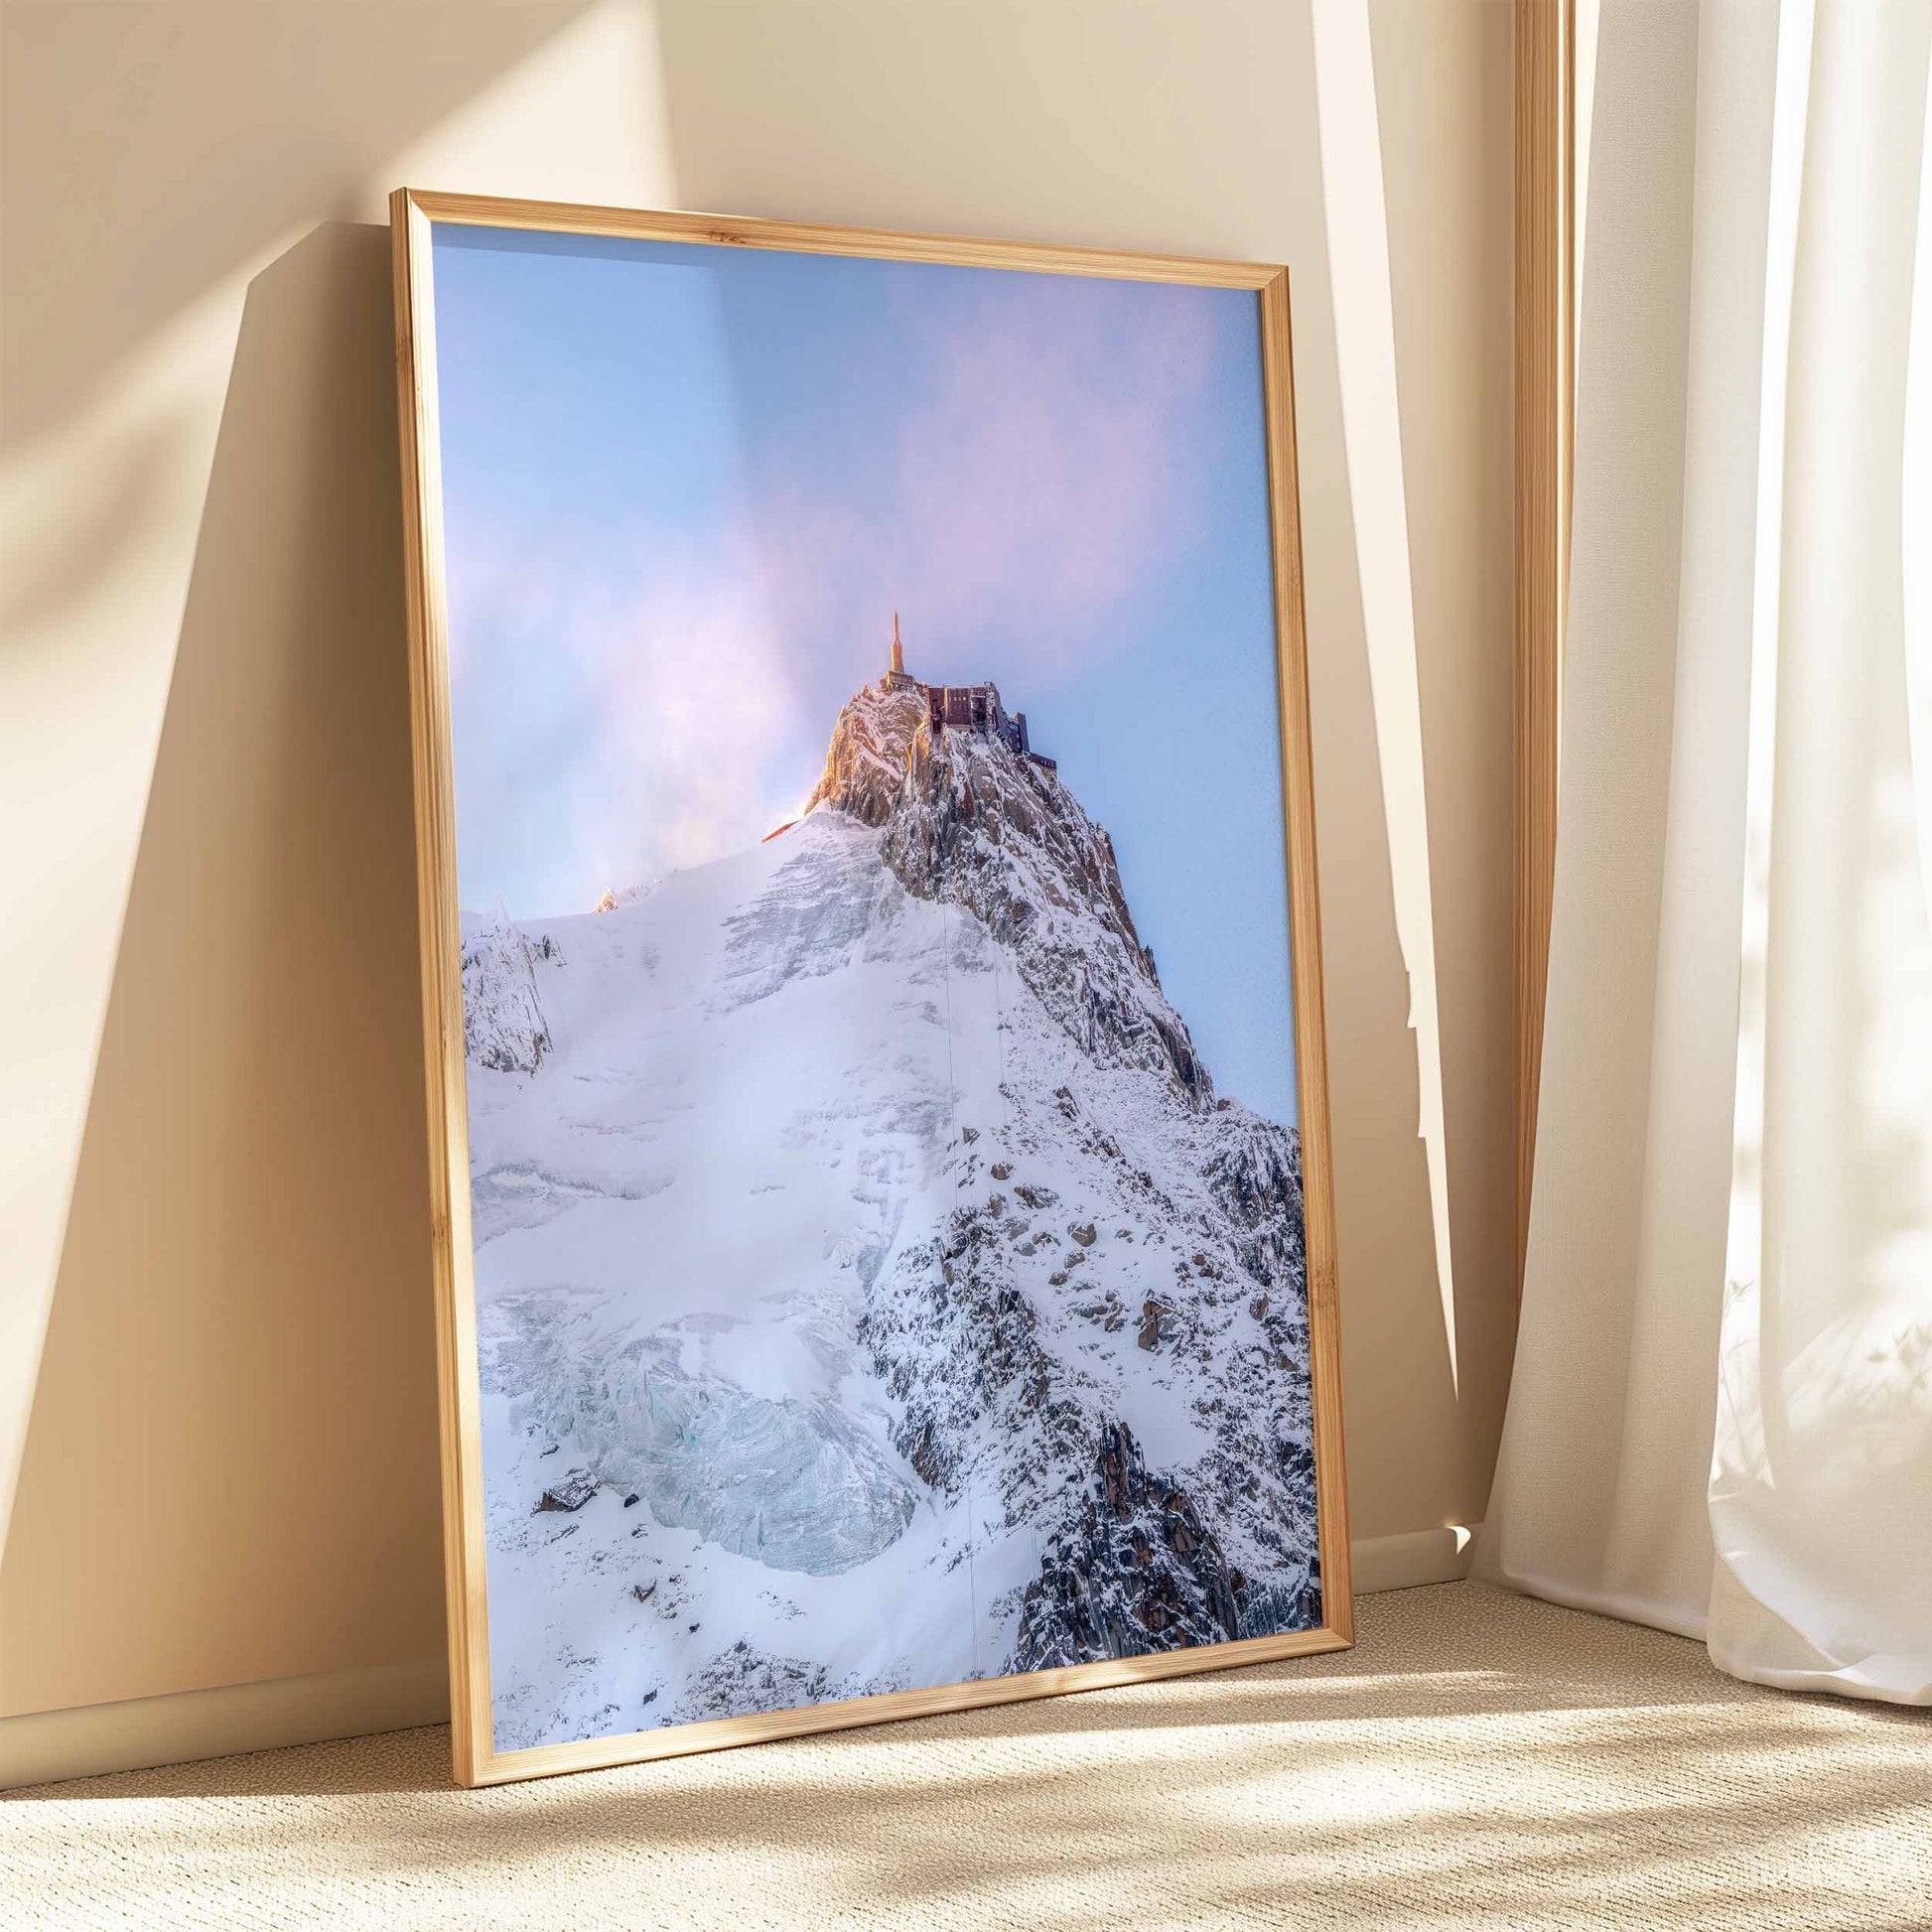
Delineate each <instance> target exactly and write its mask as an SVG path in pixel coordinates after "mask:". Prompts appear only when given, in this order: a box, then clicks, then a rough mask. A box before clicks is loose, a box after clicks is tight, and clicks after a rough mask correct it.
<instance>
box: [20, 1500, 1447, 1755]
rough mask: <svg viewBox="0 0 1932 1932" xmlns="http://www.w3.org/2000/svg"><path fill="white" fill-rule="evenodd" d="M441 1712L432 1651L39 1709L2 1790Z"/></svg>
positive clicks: (1415, 1559)
mask: <svg viewBox="0 0 1932 1932" xmlns="http://www.w3.org/2000/svg"><path fill="white" fill-rule="evenodd" d="M1469 1536H1470V1533H1469V1531H1467V1530H1465V1529H1462V1528H1459V1527H1452V1528H1449V1529H1441V1530H1416V1531H1414V1532H1412V1533H1410V1534H1409V1535H1406V1536H1371V1537H1365V1538H1364V1539H1363V1540H1362V1541H1361V1542H1359V1543H1356V1544H1354V1545H1353V1546H1352V1548H1351V1550H1350V1553H1349V1554H1350V1559H1351V1563H1352V1567H1353V1571H1354V1579H1353V1581H1354V1586H1355V1593H1356V1594H1357V1595H1358V1596H1366V1595H1369V1594H1371V1593H1372V1592H1374V1591H1376V1590H1384V1589H1414V1588H1416V1587H1418V1586H1420V1585H1423V1584H1447V1583H1453V1582H1456V1581H1457V1580H1459V1579H1460V1578H1463V1577H1466V1576H1467V1575H1468V1574H1469ZM449 1715H450V1683H449V1672H448V1670H447V1668H446V1667H445V1665H444V1661H443V1659H442V1658H441V1657H425V1658H422V1659H420V1660H418V1661H417V1662H415V1663H409V1664H376V1665H370V1666H367V1667H365V1668H363V1669H360V1670H337V1671H323V1672H321V1673H319V1674H317V1675H316V1676H313V1677H280V1678H275V1679H272V1680H270V1681H269V1682H268V1683H265V1684H228V1685H223V1686H221V1687H220V1688H218V1689H216V1690H211V1691H181V1692H177V1693H176V1694H175V1695H173V1696H171V1697H153V1698H128V1699H126V1700H125V1701H124V1702H121V1703H118V1704H88V1705H81V1706H79V1707H77V1708H76V1709H73V1710H69V1711H37V1712H34V1713H32V1714H31V1715H29V1716H27V1717H20V1718H0V1791H5V1790H11V1789H13V1788H14V1787H16V1786H18V1785H23V1784H52V1783H54V1782H55V1781H56V1780H57V1779H61V1778H86V1777H97V1776H99V1775H100V1774H101V1773H103V1772H106V1771H141V1770H146V1769H147V1768H149V1767H150V1766H151V1765H156V1764H181V1763H185V1762H187V1761H188V1760H190V1759H192V1758H198V1757H227V1756H230V1755H231V1754H233V1753H234V1752H236V1751H263V1750H274V1749H277V1748H278V1747H280V1746H282V1745H285V1744H314V1743H320V1742H321V1741H322V1740H323V1739H325V1738H330V1737H359V1736H362V1735H364V1734H365V1733H367V1732H370V1731H378V1730H404V1729H407V1728H408V1727H409V1726H410V1725H436V1724H441V1723H443V1722H444V1720H445V1719H446V1718H448V1716H449Z"/></svg>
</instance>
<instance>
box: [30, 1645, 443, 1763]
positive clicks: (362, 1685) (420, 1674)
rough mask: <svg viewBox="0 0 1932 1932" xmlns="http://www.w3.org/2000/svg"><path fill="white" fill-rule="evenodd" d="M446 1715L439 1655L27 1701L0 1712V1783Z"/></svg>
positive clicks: (223, 1753)
mask: <svg viewBox="0 0 1932 1932" xmlns="http://www.w3.org/2000/svg"><path fill="white" fill-rule="evenodd" d="M449 1715H450V1673H449V1668H448V1666H447V1665H446V1664H445V1662H444V1660H443V1659H442V1658H441V1657H424V1658H421V1659H419V1660H417V1661H416V1662H414V1663H408V1664H371V1665H366V1666H364V1667H363V1668H361V1669H358V1670H332V1671H320V1672H318V1673H317V1674H316V1675H314V1676H312V1677H278V1678H272V1679H270V1680H269V1682H267V1683H265V1684H224V1685H222V1686H220V1687H219V1688H217V1689H215V1690H211V1691H179V1692H177V1693H175V1694H174V1695H173V1696H170V1697H153V1698H128V1699H125V1700H124V1701H122V1702H120V1703H117V1704H86V1705H80V1706H78V1707H76V1708H75V1709H72V1710H69V1711H37V1712H34V1713H32V1714H31V1715H29V1716H26V1717H20V1718H0V1791H5V1790H11V1789H12V1788H13V1787H15V1786H16V1785H23V1784H51V1783H53V1782H54V1781H55V1780H56V1779H59V1778H86V1777H95V1776H98V1775H99V1774H100V1773H101V1772H103V1771H142V1770H146V1769H147V1768H148V1767H149V1766H151V1765H155V1764H181V1763H185V1762H187V1761H188V1760H189V1759H191V1758H197V1757H228V1756H231V1755H233V1753H235V1752H236V1751H263V1750H273V1749H276V1748H277V1747H278V1746H280V1745H283V1744H315V1743H320V1742H321V1741H322V1740H323V1739H324V1738H328V1737H359V1736H361V1735H363V1734H364V1733H365V1732H368V1731H376V1730H405V1729H407V1728H408V1727H409V1726H410V1725H438V1724H441V1723H443V1721H444V1720H445V1719H446V1718H448V1716H449Z"/></svg>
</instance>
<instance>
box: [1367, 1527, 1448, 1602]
mask: <svg viewBox="0 0 1932 1932" xmlns="http://www.w3.org/2000/svg"><path fill="white" fill-rule="evenodd" d="M1474 1538H1475V1531H1474V1530H1470V1529H1465V1528H1464V1527H1463V1526H1462V1525H1461V1524H1460V1523H1451V1524H1449V1526H1448V1527H1447V1528H1446V1529H1440V1530H1411V1531H1410V1532H1409V1533H1408V1534H1407V1535H1406V1536H1368V1537H1364V1538H1362V1540H1361V1541H1360V1542H1359V1543H1353V1544H1351V1545H1350V1546H1349V1550H1348V1560H1349V1568H1350V1570H1351V1571H1352V1573H1353V1574H1352V1576H1351V1578H1350V1581H1351V1582H1352V1583H1353V1585H1354V1587H1355V1594H1356V1595H1357V1596H1373V1595H1374V1594H1375V1593H1376V1592H1377V1591H1379V1590H1385V1589H1419V1588H1420V1587H1422V1586H1423V1585H1424V1584H1459V1583H1460V1582H1461V1581H1462V1579H1463V1578H1464V1577H1466V1576H1467V1575H1468V1574H1469V1547H1470V1544H1471V1543H1472V1542H1473V1541H1474Z"/></svg>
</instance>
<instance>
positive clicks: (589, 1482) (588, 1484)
mask: <svg viewBox="0 0 1932 1932" xmlns="http://www.w3.org/2000/svg"><path fill="white" fill-rule="evenodd" d="M598 1486H599V1485H598V1480H597V1477H596V1476H594V1475H592V1473H591V1472H590V1470H588V1469H572V1470H570V1471H569V1473H568V1474H566V1475H565V1476H564V1478H563V1479H562V1481H560V1482H553V1483H552V1484H551V1485H550V1487H549V1488H548V1489H546V1490H545V1491H544V1492H543V1494H542V1496H541V1497H539V1498H538V1501H537V1508H536V1511H532V1512H531V1513H532V1514H536V1513H537V1511H542V1510H546V1509H565V1510H569V1509H582V1508H583V1507H584V1505H585V1504H586V1503H587V1502H589V1501H590V1499H591V1498H592V1497H593V1496H595V1495H596V1494H597V1491H598Z"/></svg>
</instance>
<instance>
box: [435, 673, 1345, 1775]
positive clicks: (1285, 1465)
mask: <svg viewBox="0 0 1932 1932" xmlns="http://www.w3.org/2000/svg"><path fill="white" fill-rule="evenodd" d="M464 998H465V1017H466V1035H467V1041H468V1052H469V1062H470V1067H469V1075H470V1118H471V1155H472V1199H473V1206H474V1223H475V1231H476V1241H477V1285H478V1304H479V1308H478V1322H479V1330H480V1334H481V1338H482V1348H483V1385H484V1406H483V1459H484V1477H485V1494H486V1517H487V1542H488V1582H489V1620H490V1642H491V1673H492V1676H491V1681H492V1689H493V1701H494V1713H495V1743H496V1747H497V1748H498V1749H513V1748H516V1747H518V1746H522V1745H528V1744H537V1743H550V1742H559V1741H563V1740H565V1739H569V1738H581V1737H591V1736H600V1735H607V1734H610V1733H613V1732H619V1731H625V1730H633V1729H641V1728H646V1727H649V1726H651V1725H658V1724H672V1723H682V1722H689V1721H693V1720H698V1719H704V1718H713V1717H725V1716H731V1715H737V1714H740V1713H744V1712H748V1711H763V1710H777V1709H783V1708H787V1707H790V1706H793V1705H799V1704H809V1703H815V1702H821V1701H824V1700H826V1699H833V1698H844V1697H854V1696H860V1695H864V1694H866V1693H869V1692H874V1691H880V1690H889V1689H900V1688H909V1687H913V1686H929V1685H940V1684H947V1683H954V1682H958V1681H961V1680H963V1679H967V1678H971V1677H981V1676H997V1675H1002V1674H1005V1673H1008V1672H1012V1671H1025V1670H1032V1669H1035V1668H1040V1667H1044V1666H1048V1665H1056V1664H1065V1663H1073V1662H1082V1661H1087V1660H1091V1659H1094V1658H1100V1657H1114V1656H1122V1655H1130V1654H1137V1653H1142V1652H1146V1651H1150V1650H1160V1649H1170V1648H1173V1647H1176V1646H1181V1645H1189V1644H1201V1643H1214V1642H1220V1641H1223V1640H1226V1639H1229V1638H1234V1637H1240V1636H1252V1635H1262V1634H1271V1633H1274V1632H1276V1631H1280V1630H1285V1629H1293V1628H1298V1627H1303V1626H1306V1625H1310V1624H1313V1623H1318V1622H1319V1621H1320V1581H1319V1575H1318V1570H1317V1566H1316V1561H1315V1504H1314V1471H1313V1456H1312V1433H1311V1414H1310V1385H1309V1347H1308V1320H1307V1294H1306V1271H1305V1264H1304V1258H1303V1243H1302V1193H1301V1163H1300V1143H1299V1138H1298V1136H1297V1134H1296V1133H1295V1131H1294V1130H1293V1129H1291V1128H1286V1127H1282V1126H1280V1125H1277V1124H1275V1123H1273V1122H1270V1121H1267V1120H1264V1119H1262V1118H1260V1117H1259V1116H1258V1115H1256V1114H1254V1113H1252V1112H1250V1111H1249V1110H1248V1109H1246V1108H1244V1107H1242V1106H1240V1105H1239V1104H1238V1103H1235V1102H1231V1101H1228V1100H1219V1101H1217V1100H1216V1099H1215V1098H1214V1093H1213V1086H1212V1082H1211V1080H1210V1078H1209V1076H1208V1073H1207V1070H1206V1068H1205V1067H1204V1066H1202V1064H1201V1063H1200V1060H1199V1058H1198V1056H1197V1055H1196V1053H1195V1051H1194V1048H1193V1043H1192V1041H1191V1039H1190V1038H1189V1035H1188V1033H1187V1028H1186V1025H1185V1023H1184V1022H1183V1021H1182V1019H1181V1017H1180V1016H1179V1015H1178V1014H1177V1013H1176V1012H1175V1011H1174V1010H1173V1007H1172V1006H1171V1005H1170V1004H1169V1003H1168V1000H1167V998H1166V996H1165V995H1164V994H1163V992H1162V990H1161V985H1160V981H1159V978H1158V976H1157V974H1156V972H1155V967H1154V961H1153V958H1152V956H1151V955H1150V954H1149V953H1148V951H1147V950H1146V948H1145V947H1144V946H1143V945H1142V944H1141V941H1140V938H1139V936H1138V934H1137V933H1136V930H1135V927H1134V921H1133V917H1132V914H1131V912H1130V910H1129V908H1128V905H1127V901H1126V898H1125V897H1124V895H1123V894H1122V891H1121V886H1120V878H1119V873H1118V869H1117V867H1116V865H1115V860H1114V853H1113V848H1112V845H1111V843H1110V841H1109V840H1108V837H1107V835H1106V833H1105V832H1104V831H1102V830H1101V829H1100V828H1099V827H1098V826H1096V825H1094V824H1093V823H1092V822H1091V821H1090V820H1089V819H1088V818H1087V816H1086V814H1085V813H1084V812H1083V811H1082V810H1081V808H1080V806H1079V804H1078V802H1077V801H1076V800H1075V799H1074V798H1073V796H1072V794H1071V793H1070V792H1069V791H1068V789H1067V788H1066V786H1065V785H1064V784H1063V783H1062V782H1061V781H1060V779H1059V778H1058V776H1057V774H1056V773H1055V772H1054V771H1053V770H1052V769H1051V768H1050V767H1049V766H1047V765H1046V764H1044V763H1043V762H1042V761H1040V760H1037V759H1033V758H1031V757H1029V756H1027V755H1026V754H1025V753H1023V752H1021V751H1020V750H1018V749H1016V746H1015V745H1014V743H1013V742H1011V739H1010V737H1009V736H1008V735H1005V734H1002V733H1000V732H990V733H988V732H981V731H974V730H970V729H967V730H962V729H956V728H940V727H938V726H935V725H934V724H933V723H932V722H931V717H930V713H929V708H928V702H927V697H926V693H925V689H924V687H922V686H919V685H917V684H915V683H913V682H912V681H911V680H909V679H905V678H902V677H901V678H896V679H892V680H888V681H886V682H884V683H882V684H881V685H879V686H875V687H868V688H867V689H866V690H864V691H862V692H860V693H859V694H858V695H857V696H855V697H854V698H853V699H852V700H851V701H850V702H849V703H848V704H847V705H846V707H845V709H844V711H843V712H842V713H841V715H840V717H839V719H838V722H837V725H836V727H835V729H834V732H833V735H832V742H831V750H830V754H829V756H828V759H827V762H826V769H825V774H824V777H823V778H822V780H821V781H820V784H819V786H818V788H817V790H816V791H815V792H814V794H813V796H812V798H811V801H810V803H809V805H808V808H807V811H806V814H805V816H804V817H802V818H801V819H800V820H799V821H798V822H797V823H796V824H794V825H792V826H791V827H789V828H787V829H786V831H785V832H784V833H783V835H782V836H779V837H775V838H773V839H771V840H769V841H767V842H766V843H764V844H763V845H760V846H759V847H757V848H756V849H754V850H753V851H751V852H747V853H743V854H740V855H738V856H736V857H733V858H728V859H723V860H720V861H717V862H716V863H714V864H712V865H708V866H703V867H698V868H695V869H693V870H691V871H687V872H682V873H677V874H673V875H672V876H670V877H669V878H667V879H664V880H662V881H660V882H658V883H656V884H654V885H650V886H647V887H642V888H640V889H638V890H636V891H634V892H627V893H625V894H622V895H614V896H611V897H609V898H607V900H606V904H605V907H604V908H603V909H600V910H599V911H597V912H595V913H584V914H581V915H577V916H571V917H564V918H557V919H548V920H524V921H519V922H512V921H510V920H509V919H508V918H507V917H506V916H504V915H503V914H502V912H501V910H500V908H499V909H498V910H497V911H496V912H495V913H493V914H492V915H490V916H488V917H486V918H466V923H465V930H464Z"/></svg>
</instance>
